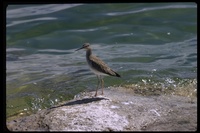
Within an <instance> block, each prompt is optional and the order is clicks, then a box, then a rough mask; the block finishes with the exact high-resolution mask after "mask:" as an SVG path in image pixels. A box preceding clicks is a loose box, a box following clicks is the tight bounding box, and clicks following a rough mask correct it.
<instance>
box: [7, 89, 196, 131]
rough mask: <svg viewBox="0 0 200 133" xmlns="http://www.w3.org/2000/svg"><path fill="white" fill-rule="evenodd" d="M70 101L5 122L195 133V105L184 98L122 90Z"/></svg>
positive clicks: (22, 126) (40, 127) (26, 126)
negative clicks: (147, 94) (142, 94)
mask: <svg viewBox="0 0 200 133" xmlns="http://www.w3.org/2000/svg"><path fill="white" fill-rule="evenodd" d="M92 95H94V92H90V93H81V94H80V95H77V96H76V97H75V98H74V99H73V100H71V101H68V102H65V103H61V104H60V105H57V106H55V107H52V108H49V109H44V110H41V111H39V112H37V113H36V114H33V115H30V116H26V117H23V118H19V119H16V120H13V121H10V122H7V128H8V129H9V130H10V131H26V130H28V131H195V130H197V102H196V101H193V102H189V101H190V99H189V98H187V97H181V96H173V95H168V96H165V95H160V96H148V97H146V96H145V97H144V96H136V95H134V93H133V91H131V90H125V89H123V88H120V87H119V88H109V89H105V94H104V96H97V97H92Z"/></svg>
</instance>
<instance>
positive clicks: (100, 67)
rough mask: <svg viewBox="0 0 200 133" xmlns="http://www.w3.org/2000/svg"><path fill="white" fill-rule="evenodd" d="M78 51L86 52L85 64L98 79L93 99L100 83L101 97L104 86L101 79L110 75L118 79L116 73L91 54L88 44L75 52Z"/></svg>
mask: <svg viewBox="0 0 200 133" xmlns="http://www.w3.org/2000/svg"><path fill="white" fill-rule="evenodd" d="M80 49H85V50H86V60H87V63H88V65H89V67H90V69H91V71H92V72H94V74H95V75H96V76H97V79H98V85H97V88H96V93H95V95H94V96H95V97H96V96H97V91H98V89H99V85H100V83H101V88H102V95H103V86H104V81H103V77H102V76H105V75H110V76H116V77H120V75H119V74H118V73H116V72H115V71H114V70H112V69H111V68H110V67H108V66H107V65H106V63H104V62H103V61H102V60H101V59H99V58H98V57H96V56H95V55H93V54H92V49H91V47H90V44H89V43H84V44H83V46H82V47H81V48H79V49H77V50H75V51H78V50H80Z"/></svg>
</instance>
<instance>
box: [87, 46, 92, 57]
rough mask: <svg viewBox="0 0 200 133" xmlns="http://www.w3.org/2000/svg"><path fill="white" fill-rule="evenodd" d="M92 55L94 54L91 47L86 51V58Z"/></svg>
mask: <svg viewBox="0 0 200 133" xmlns="http://www.w3.org/2000/svg"><path fill="white" fill-rule="evenodd" d="M90 55H92V50H91V49H90V48H88V49H87V51H86V58H89V57H90Z"/></svg>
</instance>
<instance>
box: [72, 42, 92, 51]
mask: <svg viewBox="0 0 200 133" xmlns="http://www.w3.org/2000/svg"><path fill="white" fill-rule="evenodd" d="M89 47H90V44H89V43H84V44H83V46H82V47H81V48H78V49H77V50H75V51H78V50H81V49H85V50H87V49H89Z"/></svg>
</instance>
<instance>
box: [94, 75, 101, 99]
mask: <svg viewBox="0 0 200 133" xmlns="http://www.w3.org/2000/svg"><path fill="white" fill-rule="evenodd" d="M97 80H98V85H97V88H96V93H95V95H94V96H95V97H96V96H97V91H98V89H99V84H100V82H99V80H100V79H99V76H98V75H97Z"/></svg>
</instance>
